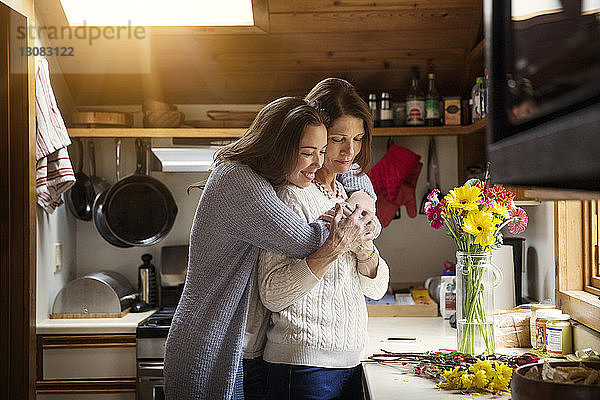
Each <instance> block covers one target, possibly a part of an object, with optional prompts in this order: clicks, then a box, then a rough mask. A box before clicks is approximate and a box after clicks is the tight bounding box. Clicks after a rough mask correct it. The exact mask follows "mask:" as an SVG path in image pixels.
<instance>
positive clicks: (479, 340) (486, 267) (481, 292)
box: [456, 251, 502, 355]
mask: <svg viewBox="0 0 600 400" xmlns="http://www.w3.org/2000/svg"><path fill="white" fill-rule="evenodd" d="M491 257H492V256H491V253H490V252H486V253H475V254H468V253H465V252H461V251H459V252H457V253H456V261H457V263H456V327H457V347H458V351H459V352H461V353H465V354H472V355H479V354H493V353H494V351H495V343H494V317H493V315H494V314H493V312H494V288H495V287H497V286H498V285H500V283H501V282H502V272H501V271H500V270H499V269H498V268H497V267H495V266H494V265H492V263H491Z"/></svg>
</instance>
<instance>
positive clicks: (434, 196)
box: [427, 189, 440, 203]
mask: <svg viewBox="0 0 600 400" xmlns="http://www.w3.org/2000/svg"><path fill="white" fill-rule="evenodd" d="M438 194H440V191H439V190H438V189H433V190H432V191H431V193H429V194H428V195H427V200H429V201H430V202H432V203H437V202H438V201H439V200H438V197H437V196H438Z"/></svg>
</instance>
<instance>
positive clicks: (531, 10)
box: [511, 0, 562, 21]
mask: <svg viewBox="0 0 600 400" xmlns="http://www.w3.org/2000/svg"><path fill="white" fill-rule="evenodd" d="M511 10H512V11H511V14H512V20H513V21H520V20H525V19H529V18H533V17H537V16H540V15H544V14H554V13H557V12H561V11H562V4H561V2H560V0H512V1H511Z"/></svg>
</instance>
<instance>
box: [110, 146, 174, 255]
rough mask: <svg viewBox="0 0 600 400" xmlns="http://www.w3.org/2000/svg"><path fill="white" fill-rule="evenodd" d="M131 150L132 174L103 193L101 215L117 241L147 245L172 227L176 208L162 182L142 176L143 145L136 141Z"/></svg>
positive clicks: (161, 237)
mask: <svg viewBox="0 0 600 400" xmlns="http://www.w3.org/2000/svg"><path fill="white" fill-rule="evenodd" d="M135 147H136V159H137V168H136V171H135V172H134V173H133V174H132V175H129V176H128V177H126V178H124V179H122V180H120V181H118V182H117V183H116V184H115V185H113V186H111V188H110V189H109V190H108V191H107V192H106V196H105V198H104V201H103V204H102V208H103V210H102V214H103V216H104V218H105V222H106V225H107V227H108V229H109V230H110V231H111V233H112V234H113V235H114V236H115V237H116V238H117V239H119V240H120V241H122V242H124V243H127V244H130V245H133V246H150V245H153V244H156V243H158V242H159V241H161V240H162V239H163V238H164V237H165V236H166V235H167V234H168V233H169V231H170V230H171V228H172V227H173V223H174V222H175V217H176V216H177V205H176V204H175V199H174V198H173V196H172V195H171V192H170V191H169V189H168V188H167V187H166V186H165V185H164V184H163V183H162V182H160V181H159V180H157V179H154V178H152V177H151V176H148V175H145V174H144V170H143V167H142V164H143V162H142V160H143V159H144V158H145V157H144V150H145V149H144V147H145V145H144V144H143V143H142V141H141V139H136V142H135ZM146 158H147V157H146ZM147 161H148V160H146V163H147Z"/></svg>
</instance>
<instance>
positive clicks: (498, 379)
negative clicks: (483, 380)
mask: <svg viewBox="0 0 600 400" xmlns="http://www.w3.org/2000/svg"><path fill="white" fill-rule="evenodd" d="M509 382H510V381H509V380H508V379H505V378H504V377H502V375H497V376H495V377H494V379H492V380H491V381H490V384H489V389H490V390H508V384H509Z"/></svg>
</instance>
